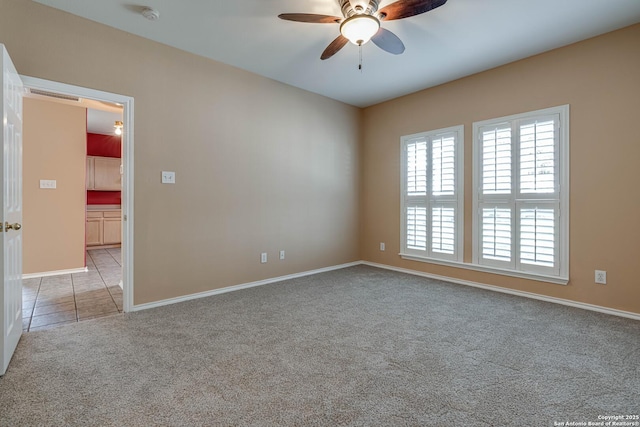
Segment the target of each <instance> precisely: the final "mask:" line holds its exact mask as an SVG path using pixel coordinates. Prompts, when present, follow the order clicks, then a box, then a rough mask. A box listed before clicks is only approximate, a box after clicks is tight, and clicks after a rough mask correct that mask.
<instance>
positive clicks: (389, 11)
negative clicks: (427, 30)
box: [379, 0, 447, 21]
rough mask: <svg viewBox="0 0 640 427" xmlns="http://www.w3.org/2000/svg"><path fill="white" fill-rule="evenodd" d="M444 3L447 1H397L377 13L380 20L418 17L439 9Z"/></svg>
mask: <svg viewBox="0 0 640 427" xmlns="http://www.w3.org/2000/svg"><path fill="white" fill-rule="evenodd" d="M446 2H447V0H398V1H396V2H394V3H391V4H390V5H388V6H385V7H383V8H382V9H381V10H380V11H379V14H380V19H384V20H385V21H391V20H394V19H402V18H408V17H410V16H415V15H420V14H421V13H425V12H429V11H430V10H433V9H435V8H436V7H440V6H442V5H443V4H445V3H446Z"/></svg>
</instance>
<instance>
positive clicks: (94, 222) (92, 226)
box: [86, 218, 103, 246]
mask: <svg viewBox="0 0 640 427" xmlns="http://www.w3.org/2000/svg"><path fill="white" fill-rule="evenodd" d="M102 232H103V227H102V218H87V232H86V238H87V246H96V245H101V244H102Z"/></svg>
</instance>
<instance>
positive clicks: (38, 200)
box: [22, 98, 87, 274]
mask: <svg viewBox="0 0 640 427" xmlns="http://www.w3.org/2000/svg"><path fill="white" fill-rule="evenodd" d="M23 135H24V137H23V148H22V153H23V154H22V159H23V162H22V163H23V173H22V185H23V187H22V188H23V190H22V208H23V217H22V222H23V228H22V237H23V249H22V252H23V255H22V261H23V264H22V265H23V268H22V271H23V273H25V274H28V273H42V272H48V271H56V270H68V269H74V268H83V267H84V266H85V259H84V228H85V227H84V226H85V213H84V210H85V167H86V162H85V156H86V138H87V110H86V109H85V108H81V107H74V106H69V105H63V104H57V103H54V102H49V101H41V100H36V99H29V98H25V99H24V123H23ZM41 179H55V180H56V185H57V188H56V189H41V188H40V180H41Z"/></svg>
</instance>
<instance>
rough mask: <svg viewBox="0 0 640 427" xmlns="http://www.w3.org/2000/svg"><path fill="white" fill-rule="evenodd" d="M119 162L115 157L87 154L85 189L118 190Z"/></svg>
mask: <svg viewBox="0 0 640 427" xmlns="http://www.w3.org/2000/svg"><path fill="white" fill-rule="evenodd" d="M120 163H121V159H118V158H115V157H99V156H87V190H94V191H120V190H121V189H122V175H121V174H120Z"/></svg>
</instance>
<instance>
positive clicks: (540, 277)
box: [398, 253, 569, 285]
mask: <svg viewBox="0 0 640 427" xmlns="http://www.w3.org/2000/svg"><path fill="white" fill-rule="evenodd" d="M398 255H400V257H401V258H402V259H407V260H411V261H420V262H427V263H430V264H438V265H444V266H447V267H455V268H464V269H465V270H473V271H480V272H483V273H492V274H500V275H502V276H510V277H518V278H521V279H530V280H537V281H539V282H548V283H554V284H556V285H566V284H567V283H569V278H568V277H560V276H547V275H544V274H538V273H526V272H523V271H516V270H506V269H504V268H496V267H488V266H486V265H478V264H471V263H467V262H459V261H447V260H444V259H436V258H427V257H421V256H417V255H410V254H403V253H400V254H398Z"/></svg>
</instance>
